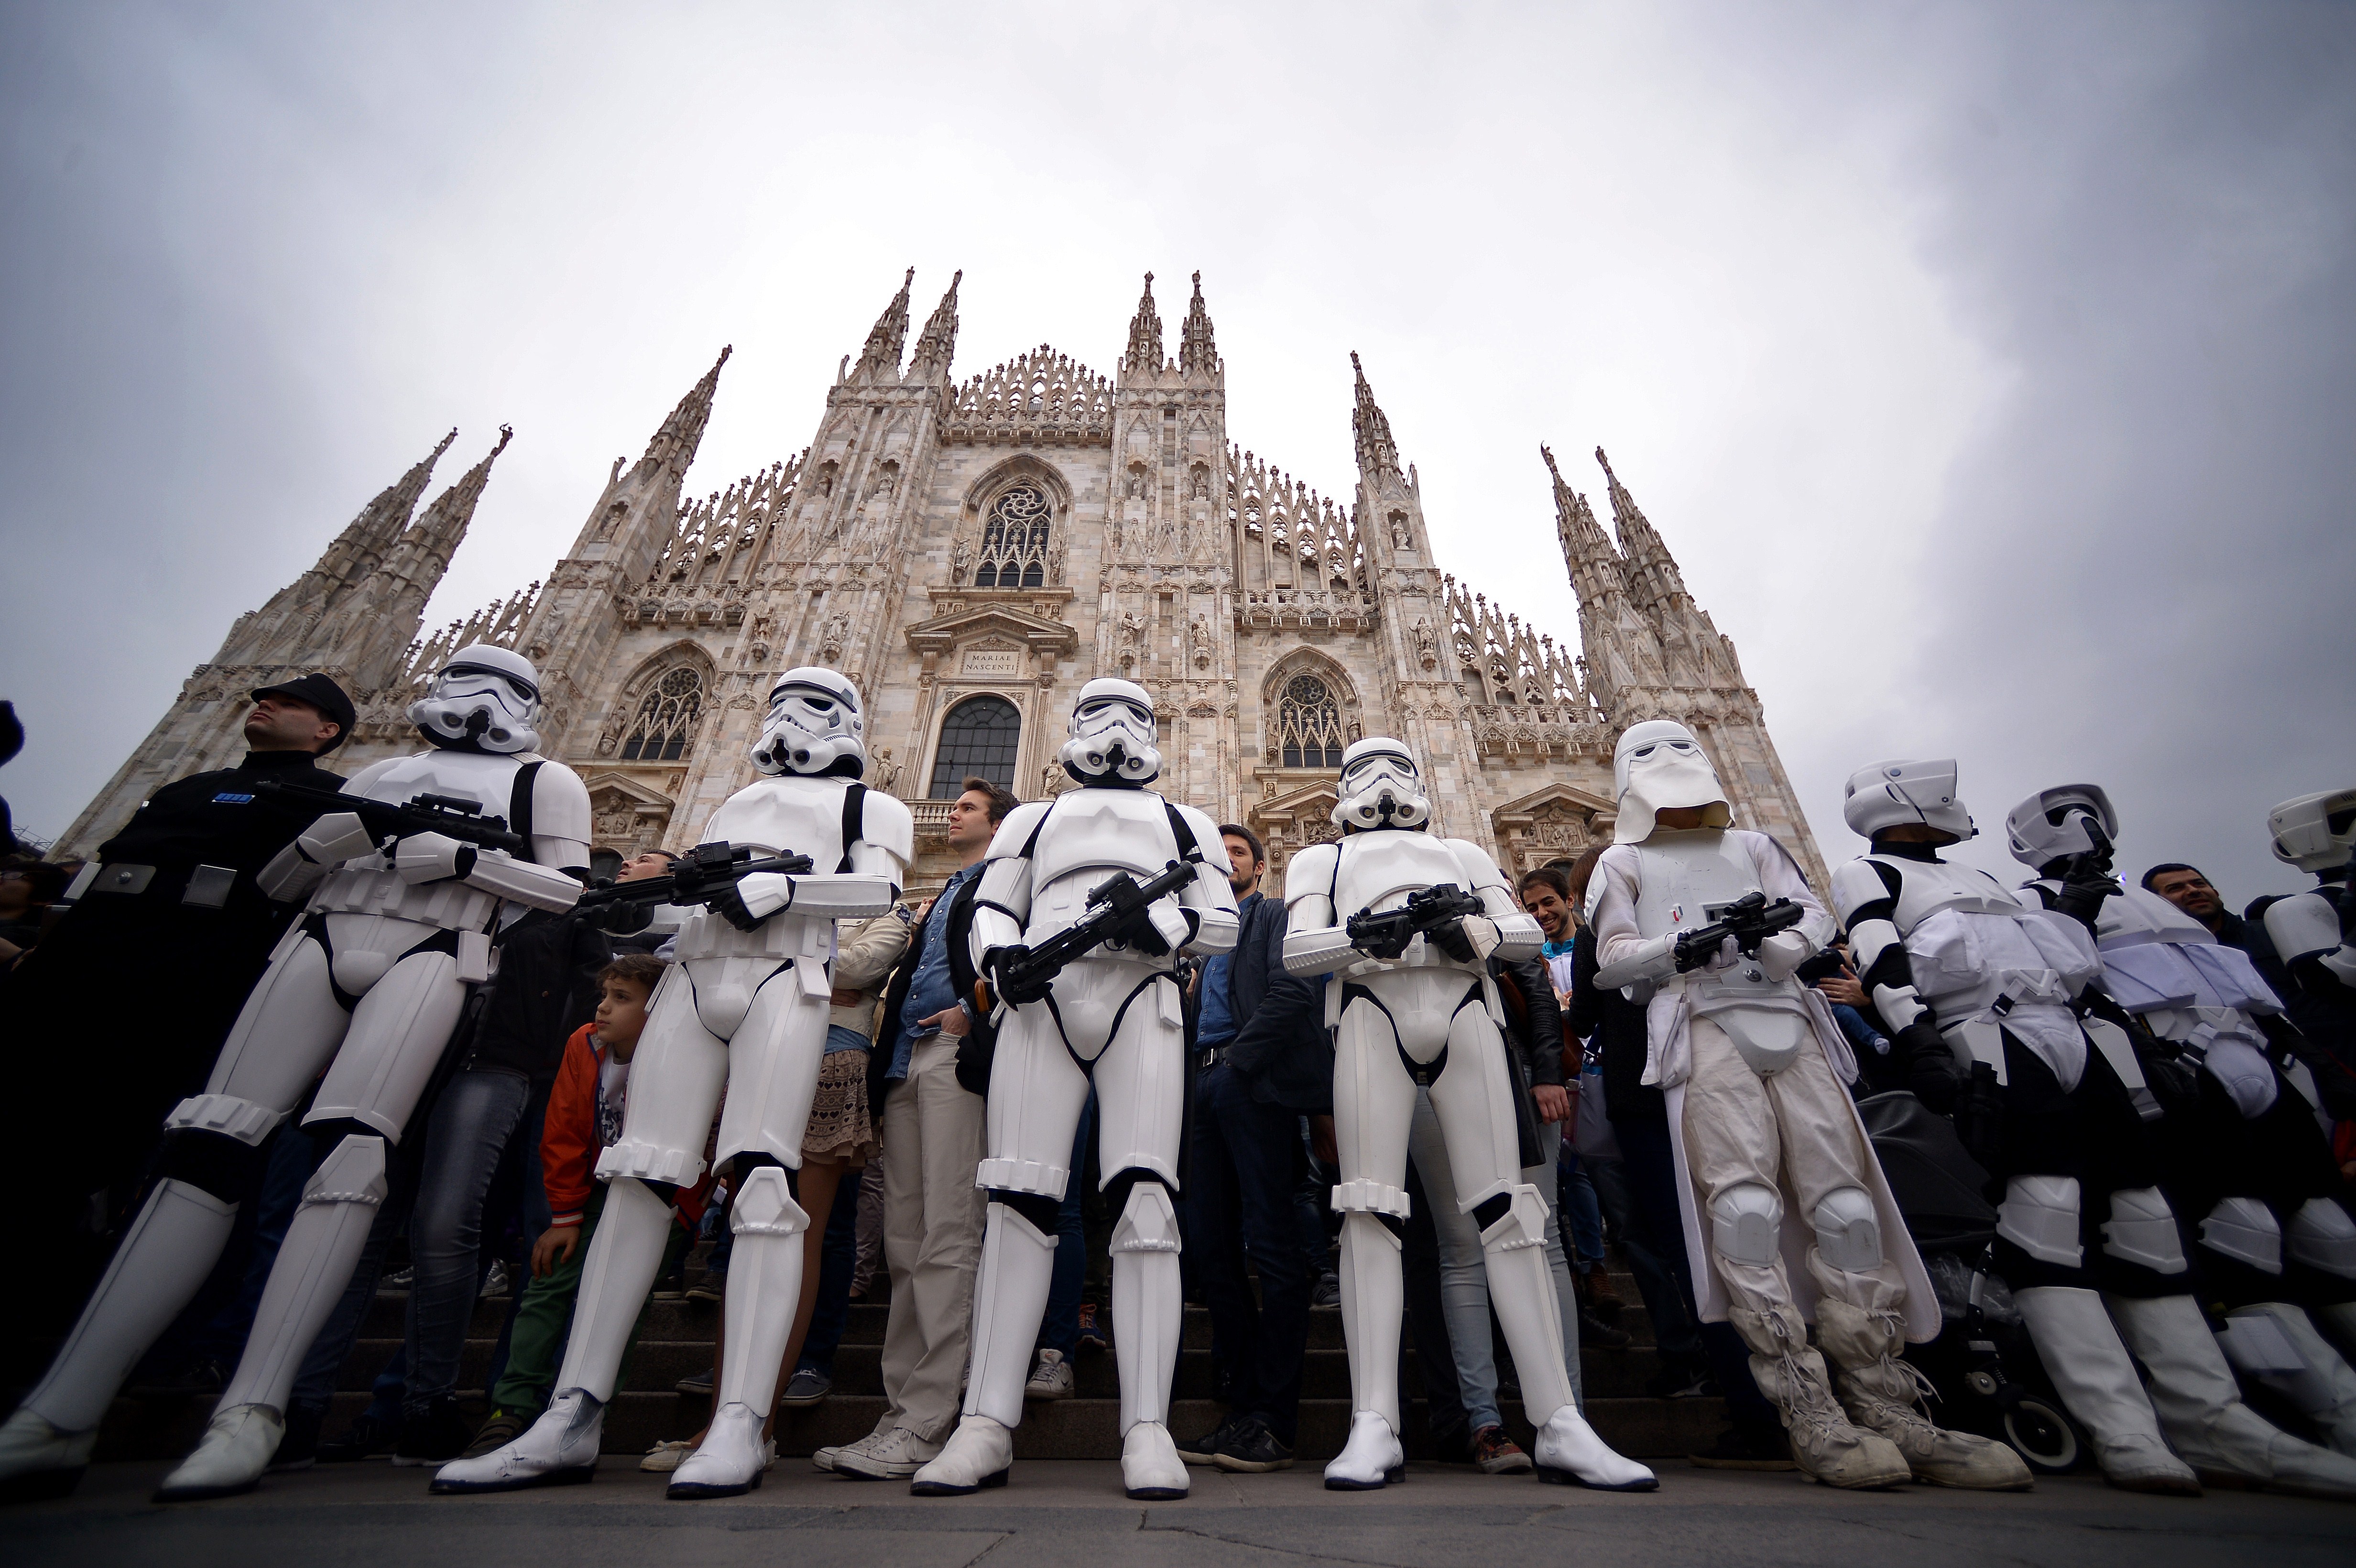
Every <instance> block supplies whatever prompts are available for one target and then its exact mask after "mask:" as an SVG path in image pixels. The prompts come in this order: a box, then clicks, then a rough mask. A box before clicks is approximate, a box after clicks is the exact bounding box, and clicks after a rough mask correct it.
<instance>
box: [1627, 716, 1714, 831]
mask: <svg viewBox="0 0 2356 1568" xmlns="http://www.w3.org/2000/svg"><path fill="white" fill-rule="evenodd" d="M1612 793H1613V794H1614V795H1616V796H1617V797H1618V799H1619V802H1620V818H1619V820H1618V821H1617V822H1616V823H1615V824H1613V826H1612V838H1613V839H1614V841H1616V842H1618V843H1622V844H1642V843H1643V842H1644V840H1645V839H1647V838H1650V837H1652V836H1653V815H1654V813H1655V812H1658V811H1663V810H1667V809H1672V808H1675V807H1678V806H1700V807H1702V808H1703V810H1702V826H1704V827H1726V826H1727V825H1728V824H1729V823H1730V822H1732V821H1733V820H1734V808H1733V806H1732V805H1731V804H1730V802H1729V801H1728V800H1727V798H1726V786H1725V785H1724V784H1719V782H1718V770H1717V769H1716V768H1714V767H1712V766H1710V763H1709V753H1708V752H1705V751H1703V750H1702V749H1701V742H1700V741H1697V740H1695V739H1694V732H1693V731H1690V730H1688V729H1687V728H1686V727H1685V726H1684V725H1682V724H1680V723H1678V722H1677V721H1676V720H1674V719H1647V720H1644V722H1643V723H1642V724H1631V725H1629V726H1628V728H1627V729H1626V730H1624V731H1621V735H1620V743H1619V744H1618V745H1617V746H1615V747H1613V748H1612Z"/></svg>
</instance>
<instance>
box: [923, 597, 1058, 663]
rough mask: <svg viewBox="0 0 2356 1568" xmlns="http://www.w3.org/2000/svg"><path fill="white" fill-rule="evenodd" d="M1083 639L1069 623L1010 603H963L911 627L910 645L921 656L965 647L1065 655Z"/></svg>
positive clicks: (944, 652)
mask: <svg viewBox="0 0 2356 1568" xmlns="http://www.w3.org/2000/svg"><path fill="white" fill-rule="evenodd" d="M1079 640H1080V635H1079V633H1078V632H1076V631H1075V630H1074V629H1073V628H1072V627H1071V626H1070V625H1068V624H1066V623H1065V622H1062V621H1056V620H1050V619H1048V618H1047V617H1045V616H1044V615H1039V614H1036V613H1033V612H1032V611H1031V610H1030V609H1027V608H1024V607H1022V606H1019V605H1015V604H1006V603H996V604H974V603H962V604H959V605H958V606H957V607H955V608H953V609H949V610H948V611H947V613H943V614H938V615H935V616H933V617H931V618H930V619H928V620H924V621H919V622H917V623H916V624H915V625H913V626H911V627H909V628H908V645H909V646H910V647H912V648H914V649H916V651H917V652H918V653H920V654H935V655H938V654H946V653H948V652H949V651H951V650H952V649H954V648H957V647H958V646H960V645H990V646H1002V647H1010V648H1019V649H1023V650H1025V651H1027V652H1030V653H1034V654H1065V653H1069V652H1071V651H1072V649H1074V648H1076V647H1077V646H1078V645H1079Z"/></svg>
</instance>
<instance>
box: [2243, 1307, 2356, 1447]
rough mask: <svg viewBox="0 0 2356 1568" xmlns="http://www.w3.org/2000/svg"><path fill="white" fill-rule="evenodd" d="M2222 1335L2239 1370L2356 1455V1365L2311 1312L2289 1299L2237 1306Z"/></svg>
mask: <svg viewBox="0 0 2356 1568" xmlns="http://www.w3.org/2000/svg"><path fill="white" fill-rule="evenodd" d="M2225 1317H2226V1319H2227V1328H2225V1329H2224V1330H2223V1331H2222V1332H2221V1333H2219V1335H2218V1336H2217V1342H2218V1344H2219V1345H2220V1346H2222V1348H2223V1349H2224V1351H2225V1359H2226V1360H2228V1361H2231V1362H2232V1363H2233V1370H2234V1371H2238V1372H2240V1373H2242V1374H2243V1375H2244V1376H2245V1377H2253V1378H2255V1379H2257V1381H2260V1382H2262V1383H2264V1384H2265V1386H2266V1387H2268V1388H2270V1389H2272V1390H2274V1391H2275V1392H2276V1393H2279V1394H2281V1395H2282V1396H2283V1397H2284V1398H2285V1399H2286V1400H2288V1401H2290V1403H2292V1404H2293V1405H2295V1406H2297V1409H2298V1413H2300V1414H2301V1415H2304V1416H2306V1417H2307V1418H2308V1420H2309V1421H2312V1422H2314V1423H2315V1424H2316V1425H2317V1426H2319V1427H2320V1428H2322V1430H2323V1433H2324V1435H2325V1438H2326V1440H2327V1441H2328V1442H2329V1444H2330V1445H2331V1446H2332V1447H2333V1448H2334V1449H2336V1450H2338V1451H2339V1452H2340V1453H2342V1454H2346V1455H2351V1456H2356V1368H2351V1367H2350V1366H2349V1364H2348V1363H2347V1362H2346V1361H2345V1360H2342V1359H2341V1358H2340V1352H2339V1351H2338V1350H2335V1349H2332V1348H2331V1342H2330V1341H2329V1340H2328V1339H2325V1338H2324V1337H2323V1336H2322V1335H2320V1334H2319V1333H2317V1332H2316V1330H2315V1325H2314V1324H2313V1323H2311V1322H2309V1321H2308V1316H2307V1314H2306V1313H2304V1312H2302V1311H2300V1310H2299V1309H2298V1308H2297V1307H2293V1306H2291V1305H2290V1304H2289V1303H2288V1302H2283V1301H2263V1302H2260V1303H2258V1304H2257V1305H2256V1306H2254V1307H2235V1308H2234V1309H2233V1311H2231V1312H2229V1313H2227V1314H2226V1315H2225Z"/></svg>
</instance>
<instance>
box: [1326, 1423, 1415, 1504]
mask: <svg viewBox="0 0 2356 1568" xmlns="http://www.w3.org/2000/svg"><path fill="white" fill-rule="evenodd" d="M1406 1479H1407V1451H1406V1450H1405V1449H1403V1448H1401V1447H1400V1446H1399V1440H1398V1433H1397V1432H1395V1431H1393V1430H1392V1429H1391V1424H1390V1422H1389V1421H1388V1420H1387V1419H1385V1417H1384V1416H1383V1413H1381V1412H1380V1411H1376V1410H1362V1411H1360V1412H1358V1413H1356V1414H1355V1415H1353V1416H1352V1417H1350V1440H1349V1441H1348V1442H1347V1443H1344V1444H1343V1445H1342V1451H1341V1452H1340V1453H1339V1454H1336V1455H1334V1456H1333V1458H1332V1460H1330V1461H1329V1462H1328V1463H1327V1464H1326V1466H1325V1489H1326V1490H1327V1491H1329V1492H1378V1491H1380V1490H1382V1489H1383V1488H1384V1487H1386V1486H1387V1485H1389V1484H1390V1483H1391V1482H1393V1481H1404V1480H1406Z"/></svg>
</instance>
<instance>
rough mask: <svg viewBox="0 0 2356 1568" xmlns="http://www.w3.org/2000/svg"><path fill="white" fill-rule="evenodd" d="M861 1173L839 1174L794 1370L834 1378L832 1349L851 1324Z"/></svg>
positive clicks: (840, 1340) (847, 1172)
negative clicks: (808, 1370) (814, 1292)
mask: <svg viewBox="0 0 2356 1568" xmlns="http://www.w3.org/2000/svg"><path fill="white" fill-rule="evenodd" d="M860 1175H861V1173H860V1172H859V1171H856V1170H848V1171H845V1172H843V1177H842V1180H841V1183H840V1184H839V1185H837V1186H836V1188H835V1189H834V1207H833V1208H832V1209H830V1210H829V1211H827V1216H826V1240H825V1241H823V1242H821V1243H819V1264H818V1299H817V1301H816V1302H815V1303H814V1304H813V1305H812V1306H811V1307H810V1320H809V1333H807V1334H805V1335H803V1336H802V1354H801V1360H799V1361H798V1362H796V1363H795V1365H796V1369H797V1370H799V1369H800V1368H802V1367H810V1368H814V1369H816V1370H817V1371H821V1372H824V1373H825V1374H826V1375H827V1376H828V1377H832V1376H834V1351H835V1347H836V1346H838V1345H840V1344H841V1343H842V1331H843V1329H844V1328H846V1327H847V1326H848V1325H849V1324H850V1322H851V1270H852V1269H853V1268H854V1267H855V1266H856V1265H857V1264H858V1262H859V1186H860Z"/></svg>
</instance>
